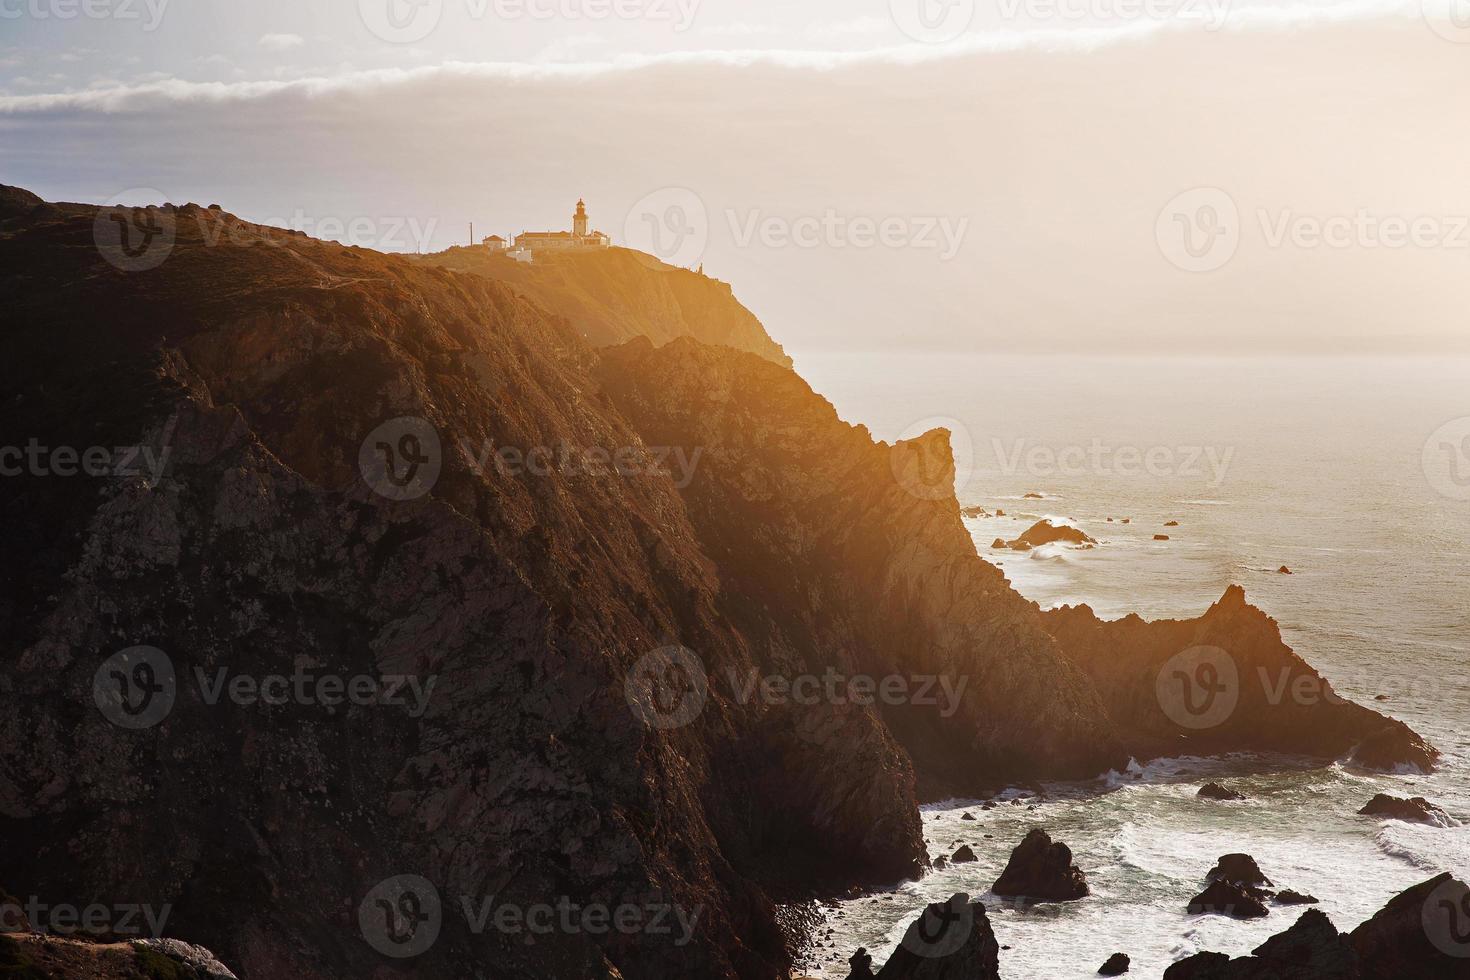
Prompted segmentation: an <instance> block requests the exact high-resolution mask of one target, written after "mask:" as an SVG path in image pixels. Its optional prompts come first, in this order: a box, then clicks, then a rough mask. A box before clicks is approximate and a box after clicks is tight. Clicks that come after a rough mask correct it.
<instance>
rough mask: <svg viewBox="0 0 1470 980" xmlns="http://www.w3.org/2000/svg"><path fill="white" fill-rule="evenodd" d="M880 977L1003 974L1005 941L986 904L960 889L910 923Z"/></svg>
mask: <svg viewBox="0 0 1470 980" xmlns="http://www.w3.org/2000/svg"><path fill="white" fill-rule="evenodd" d="M877 976H878V980H999V978H1000V946H999V944H998V943H997V942H996V941H995V933H994V931H992V929H991V927H990V919H989V918H987V917H986V914H985V906H984V905H981V904H980V903H979V902H971V901H970V896H969V895H966V894H964V893H958V894H955V895H953V896H951V897H950V899H949V901H947V902H936V903H935V904H933V905H930V906H929V907H928V908H926V909H925V910H924V911H923V913H922V914H921V915H920V916H919V917H918V918H917V919H915V920H914V921H913V922H912V923H910V924H909V927H908V930H907V931H906V932H905V933H904V935H903V939H902V941H900V942H899V944H898V947H897V948H896V949H894V951H893V954H892V955H891V956H889V957H888V962H886V963H884V964H883V969H881V970H879V971H878V974H877Z"/></svg>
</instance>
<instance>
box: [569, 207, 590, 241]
mask: <svg viewBox="0 0 1470 980" xmlns="http://www.w3.org/2000/svg"><path fill="white" fill-rule="evenodd" d="M572 237H573V238H586V237H587V202H586V201H583V200H581V199H580V198H578V200H577V213H576V214H574V215H572Z"/></svg>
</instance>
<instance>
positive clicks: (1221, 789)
mask: <svg viewBox="0 0 1470 980" xmlns="http://www.w3.org/2000/svg"><path fill="white" fill-rule="evenodd" d="M1194 795H1195V796H1198V797H1199V798H1200V799H1202V800H1221V801H1224V802H1236V801H1239V800H1243V799H1245V794H1244V793H1240V792H1237V791H1235V790H1233V789H1229V788H1227V787H1225V786H1221V785H1220V784H1219V783H1205V784H1204V785H1203V786H1201V787H1200V788H1199V792H1198V793H1195V794H1194Z"/></svg>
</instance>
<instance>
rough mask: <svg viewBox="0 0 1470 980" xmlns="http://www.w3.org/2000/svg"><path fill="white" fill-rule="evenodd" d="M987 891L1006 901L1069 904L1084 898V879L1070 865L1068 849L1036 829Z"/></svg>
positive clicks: (1070, 851)
mask: <svg viewBox="0 0 1470 980" xmlns="http://www.w3.org/2000/svg"><path fill="white" fill-rule="evenodd" d="M991 891H993V892H994V893H995V894H997V895H1000V896H1003V897H1006V898H1026V899H1030V900H1033V901H1041V902H1070V901H1075V900H1076V899H1079V898H1085V897H1086V896H1087V894H1088V887H1087V876H1086V875H1085V874H1084V873H1083V872H1082V869H1081V868H1079V867H1077V865H1075V864H1074V863H1072V850H1071V848H1069V847H1067V845H1066V844H1063V843H1061V842H1060V841H1057V842H1053V841H1052V839H1051V837H1050V836H1049V835H1048V834H1047V832H1046V831H1044V830H1042V829H1040V828H1037V829H1034V830H1032V831H1031V832H1030V833H1028V834H1027V835H1026V838H1025V839H1024V840H1023V841H1021V843H1020V844H1018V845H1017V846H1016V849H1015V850H1013V851H1012V852H1011V859H1010V861H1009V862H1007V864H1006V867H1005V870H1004V871H1002V872H1001V875H1000V877H999V878H997V879H996V882H995V884H994V885H993V886H991Z"/></svg>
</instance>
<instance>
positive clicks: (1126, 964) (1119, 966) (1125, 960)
mask: <svg viewBox="0 0 1470 980" xmlns="http://www.w3.org/2000/svg"><path fill="white" fill-rule="evenodd" d="M1132 965H1133V961H1132V960H1131V959H1130V958H1129V957H1128V954H1127V953H1114V954H1113V955H1112V956H1109V957H1108V960H1107V962H1106V963H1104V964H1103V965H1102V966H1100V967H1098V971H1097V975H1098V976H1100V977H1121V976H1122V975H1123V974H1125V973H1127V972H1128V970H1129V968H1130V967H1131V966H1132Z"/></svg>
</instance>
